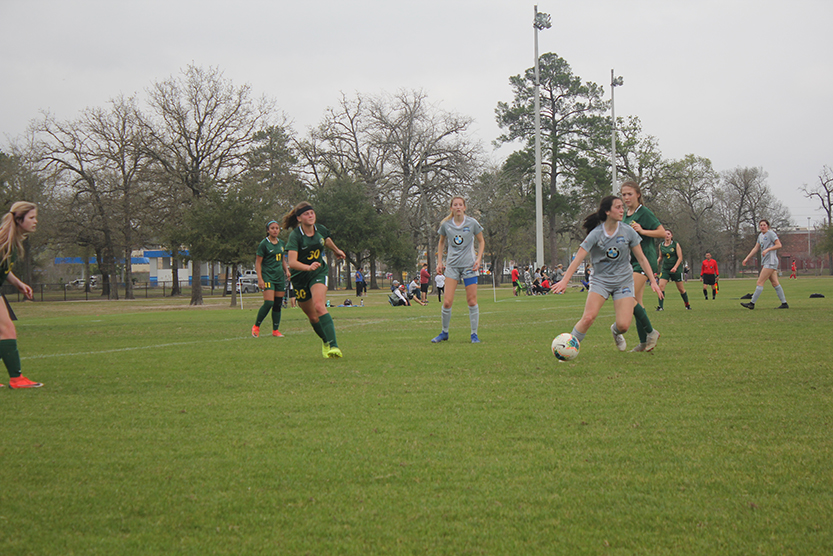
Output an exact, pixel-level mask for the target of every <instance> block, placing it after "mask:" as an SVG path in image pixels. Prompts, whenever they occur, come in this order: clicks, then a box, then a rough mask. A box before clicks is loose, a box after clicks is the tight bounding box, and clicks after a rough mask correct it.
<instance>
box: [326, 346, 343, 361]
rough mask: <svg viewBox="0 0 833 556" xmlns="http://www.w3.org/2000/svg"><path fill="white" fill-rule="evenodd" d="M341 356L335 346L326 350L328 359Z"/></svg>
mask: <svg viewBox="0 0 833 556" xmlns="http://www.w3.org/2000/svg"><path fill="white" fill-rule="evenodd" d="M341 356H342V354H341V350H340V349H338V348H337V347H332V348H330V351H328V352H327V357H329V358H330V359H335V358H338V357H341Z"/></svg>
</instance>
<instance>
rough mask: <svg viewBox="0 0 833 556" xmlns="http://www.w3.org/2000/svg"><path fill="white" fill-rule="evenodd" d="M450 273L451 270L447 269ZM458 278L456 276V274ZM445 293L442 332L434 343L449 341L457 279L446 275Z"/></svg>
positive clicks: (433, 340)
mask: <svg viewBox="0 0 833 556" xmlns="http://www.w3.org/2000/svg"><path fill="white" fill-rule="evenodd" d="M446 272H447V273H449V272H450V269H446ZM455 276H456V274H455ZM444 289H445V291H444V292H443V298H444V299H443V308H442V311H441V315H442V331H441V332H440V334H439V336H437V337H436V338H434V339H432V340H431V341H432V342H433V343H435V344H436V343H439V342H443V341H445V340H448V327H449V326H450V325H451V306H452V305H453V304H454V293H455V291H456V290H457V279H456V278H451V277H450V276H448V275H446V277H445V288H444Z"/></svg>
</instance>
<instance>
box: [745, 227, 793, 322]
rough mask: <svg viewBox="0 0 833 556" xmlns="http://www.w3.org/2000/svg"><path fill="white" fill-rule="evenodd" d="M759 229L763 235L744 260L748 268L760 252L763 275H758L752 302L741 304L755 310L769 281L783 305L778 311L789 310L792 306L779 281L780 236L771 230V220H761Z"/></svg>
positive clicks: (759, 236) (760, 235)
mask: <svg viewBox="0 0 833 556" xmlns="http://www.w3.org/2000/svg"><path fill="white" fill-rule="evenodd" d="M758 227H759V228H760V230H761V233H760V234H758V241H756V242H755V247H753V248H752V251H750V252H749V254H748V255H746V258H745V259H743V266H746V263H747V262H749V259H751V258H752V255H754V254H755V253H756V252H758V251H759V250H760V252H761V273H760V274H758V283H757V285H756V286H755V293H753V294H752V300H751V301H750V302H749V303H741V305H743V306H744V307H746V308H747V309H754V308H755V303H756V302H757V301H758V298H759V297H761V294H762V293H763V292H764V284H766V281H767V280H769V281H770V283H771V284H772V287H773V288H775V293H776V294H777V295H778V299H779V300H780V301H781V305H779V306H778V307H776V309H789V308H790V306H789V305H787V296H785V295H784V288H782V287H781V283H780V282H779V281H778V253H777V251H778V250H779V249H781V240H780V239H778V235H777V234H776V233H775V232H773V231H772V230H771V229H770V227H769V220H761V221H760V222H759V223H758Z"/></svg>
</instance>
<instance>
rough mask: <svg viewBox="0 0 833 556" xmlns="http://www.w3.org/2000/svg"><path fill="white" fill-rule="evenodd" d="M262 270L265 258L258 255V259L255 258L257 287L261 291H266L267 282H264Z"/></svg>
mask: <svg viewBox="0 0 833 556" xmlns="http://www.w3.org/2000/svg"><path fill="white" fill-rule="evenodd" d="M262 269H263V257H261V256H260V255H258V256H257V257H255V272H257V287H258V288H260V289H261V290H265V289H266V282H265V281H264V280H263V274H262V272H261V271H262Z"/></svg>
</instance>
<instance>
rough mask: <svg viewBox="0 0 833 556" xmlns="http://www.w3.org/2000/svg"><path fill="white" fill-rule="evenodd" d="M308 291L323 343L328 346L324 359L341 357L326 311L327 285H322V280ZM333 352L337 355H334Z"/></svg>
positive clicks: (312, 285)
mask: <svg viewBox="0 0 833 556" xmlns="http://www.w3.org/2000/svg"><path fill="white" fill-rule="evenodd" d="M310 291H311V294H312V303H313V307H314V310H315V312H316V315H317V316H318V324H319V326H320V327H321V331H322V332H323V334H324V343H325V344H327V345H328V346H329V350H328V353H327V355H326V357H341V350H339V349H338V341H337V340H336V328H335V324H334V323H333V317H332V315H330V312H329V311H327V284H325V283H323V279H322V280H321V281H320V282H316V283H314V284H311V285H310ZM322 350H323V348H322ZM334 350H335V352H337V353H335V354H334Z"/></svg>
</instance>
